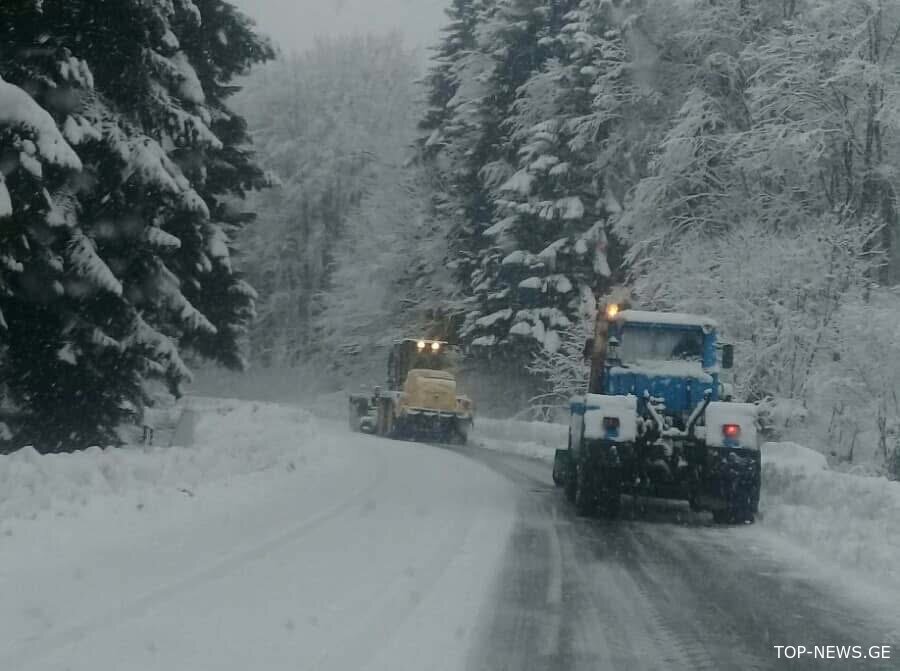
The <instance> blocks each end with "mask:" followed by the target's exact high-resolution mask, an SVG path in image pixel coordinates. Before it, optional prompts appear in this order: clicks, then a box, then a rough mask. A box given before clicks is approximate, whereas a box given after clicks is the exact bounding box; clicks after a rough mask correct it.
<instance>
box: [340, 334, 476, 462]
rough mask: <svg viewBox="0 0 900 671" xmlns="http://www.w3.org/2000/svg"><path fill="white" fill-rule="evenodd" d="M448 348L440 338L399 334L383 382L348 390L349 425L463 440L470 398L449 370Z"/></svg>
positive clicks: (357, 428)
mask: <svg viewBox="0 0 900 671" xmlns="http://www.w3.org/2000/svg"><path fill="white" fill-rule="evenodd" d="M453 358H454V351H453V348H452V347H451V346H450V345H449V343H447V342H444V341H441V340H413V339H407V340H402V341H400V342H397V343H395V344H394V346H393V347H392V348H391V353H390V356H389V358H388V380H387V388H382V387H375V390H374V392H373V393H371V394H351V395H350V413H349V416H350V429H351V430H352V431H362V432H364V433H371V434H374V435H378V436H386V437H389V438H398V439H410V440H436V441H438V442H449V443H459V444H465V443H466V441H467V440H468V436H469V429H470V428H471V427H472V423H473V421H474V410H475V408H474V404H473V403H472V400H471V399H470V398H469V397H467V396H465V395H463V394H460V393H459V392H458V389H457V383H456V376H455V375H454V374H453V373H452V372H450V369H451V368H452V362H453Z"/></svg>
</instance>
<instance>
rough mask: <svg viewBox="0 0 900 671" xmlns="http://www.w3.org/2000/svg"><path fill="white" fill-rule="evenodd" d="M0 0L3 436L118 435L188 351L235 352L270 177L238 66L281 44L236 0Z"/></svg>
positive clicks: (78, 439) (231, 360)
mask: <svg viewBox="0 0 900 671" xmlns="http://www.w3.org/2000/svg"><path fill="white" fill-rule="evenodd" d="M119 5H120V9H119V11H115V12H112V11H109V8H108V7H107V6H106V5H105V4H104V3H97V2H94V0H42V1H41V0H12V1H11V2H4V3H3V4H2V7H0V40H2V41H0V315H2V316H0V387H2V392H3V393H2V396H3V400H4V403H3V406H4V408H5V409H7V410H8V409H10V408H13V409H15V410H17V411H18V412H17V413H16V415H15V420H14V421H11V422H9V423H4V424H3V425H0V428H2V429H3V431H2V432H3V433H4V434H5V435H4V436H2V437H3V438H10V437H12V436H10V434H14V439H15V441H16V444H18V445H21V444H27V443H26V441H27V442H33V443H34V444H35V445H38V446H40V447H41V449H45V450H59V449H72V448H74V447H86V446H87V445H90V444H101V445H106V444H117V443H118V442H119V441H120V440H121V438H120V436H119V434H118V433H117V429H118V428H119V427H120V425H122V424H123V423H126V422H128V421H129V418H133V417H135V416H138V417H139V416H140V414H141V413H142V412H143V409H144V407H145V406H146V405H147V404H149V403H152V402H153V396H154V394H155V393H156V389H157V387H159V386H160V385H161V386H162V389H163V390H165V389H168V390H169V391H170V392H172V393H173V394H176V395H177V394H178V393H179V388H180V385H182V384H183V383H184V382H186V381H188V380H189V379H190V371H189V370H188V368H187V366H186V365H185V363H184V359H183V356H182V355H183V353H184V352H185V351H186V350H191V351H193V352H197V353H198V354H200V355H203V356H206V357H209V358H211V359H214V360H217V361H219V362H221V363H223V364H225V365H228V366H231V367H236V368H240V367H242V366H243V365H244V363H245V362H244V357H243V354H242V353H241V350H240V347H241V340H242V338H243V334H244V333H245V331H246V329H247V327H248V325H249V323H250V321H251V319H252V317H253V301H254V297H255V293H254V291H253V289H252V288H251V287H250V285H249V284H248V283H247V282H245V281H244V280H243V279H242V277H241V273H240V272H238V271H237V270H236V269H235V268H234V267H232V265H231V263H230V251H231V247H232V243H233V240H234V235H235V233H236V231H237V230H238V229H239V228H240V227H241V225H242V224H244V223H245V222H246V221H247V219H248V217H247V216H246V215H244V213H243V211H242V210H241V209H240V208H235V207H234V205H233V202H234V197H236V196H240V195H242V194H243V193H245V192H246V191H247V190H249V189H255V188H257V187H262V186H264V184H265V176H264V174H263V172H262V171H261V170H260V169H259V168H258V167H257V166H256V165H255V164H254V162H253V161H252V159H251V157H250V155H249V153H248V148H247V142H248V137H247V130H246V125H245V123H244V121H243V119H242V118H241V117H239V116H237V115H236V114H234V113H233V112H232V111H231V110H230V109H229V107H228V104H227V100H228V98H229V96H230V95H231V94H232V93H233V88H232V86H231V84H230V82H231V80H232V79H233V78H234V77H235V76H237V75H242V74H244V73H246V72H247V71H248V69H249V68H250V66H251V65H253V64H254V63H257V62H261V61H265V60H267V59H269V58H271V57H272V56H273V55H274V54H273V51H272V48H271V46H270V45H269V44H268V42H267V41H266V40H265V39H263V38H261V37H260V36H258V35H257V34H256V32H255V30H254V26H253V25H252V23H251V22H250V21H249V19H247V17H245V16H244V15H242V14H240V13H238V12H237V10H235V9H234V7H233V6H232V5H231V4H229V3H227V2H223V1H222V0H153V1H149V0H126V1H123V2H121V3H119Z"/></svg>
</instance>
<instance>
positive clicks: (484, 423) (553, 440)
mask: <svg viewBox="0 0 900 671" xmlns="http://www.w3.org/2000/svg"><path fill="white" fill-rule="evenodd" d="M470 438H471V440H472V443H473V444H474V445H475V446H477V447H483V448H485V449H488V450H495V451H498V452H508V453H511V454H518V455H519V456H523V457H528V458H530V459H542V460H544V461H548V462H551V463H552V461H553V455H554V454H555V452H556V450H558V449H560V448H564V447H565V446H566V444H567V442H568V438H569V427H568V426H567V425H565V424H551V423H547V422H522V421H519V420H514V419H490V418H488V417H476V418H475V425H474V427H473V430H472V433H471V435H470Z"/></svg>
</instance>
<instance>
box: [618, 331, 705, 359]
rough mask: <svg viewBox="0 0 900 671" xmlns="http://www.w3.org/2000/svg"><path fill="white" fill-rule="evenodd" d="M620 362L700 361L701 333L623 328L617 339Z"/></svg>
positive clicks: (701, 352)
mask: <svg viewBox="0 0 900 671" xmlns="http://www.w3.org/2000/svg"><path fill="white" fill-rule="evenodd" d="M618 355H619V358H620V359H622V361H630V362H637V361H646V360H655V361H684V360H686V361H702V359H703V333H701V332H700V331H680V330H679V331H664V330H659V329H650V328H642V327H636V326H629V325H626V326H625V327H624V328H623V329H622V331H621V333H620V335H619V347H618Z"/></svg>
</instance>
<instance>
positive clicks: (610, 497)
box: [597, 473, 622, 520]
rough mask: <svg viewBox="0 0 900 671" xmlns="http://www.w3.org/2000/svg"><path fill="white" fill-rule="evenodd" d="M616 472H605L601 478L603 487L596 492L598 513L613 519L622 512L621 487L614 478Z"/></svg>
mask: <svg viewBox="0 0 900 671" xmlns="http://www.w3.org/2000/svg"><path fill="white" fill-rule="evenodd" d="M616 477H617V474H614V473H609V474H605V475H604V477H603V478H602V479H601V482H603V487H602V488H601V490H600V491H599V492H598V495H597V498H598V499H599V509H600V514H601V515H603V517H605V518H607V519H610V520H614V519H617V518H618V517H619V515H620V514H621V513H622V496H621V494H622V488H621V486H620V483H619V481H618V480H617V479H616Z"/></svg>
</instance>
